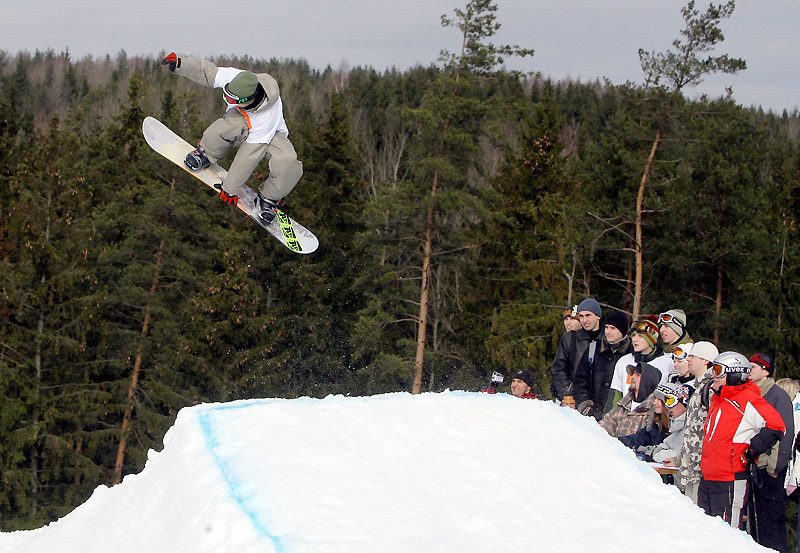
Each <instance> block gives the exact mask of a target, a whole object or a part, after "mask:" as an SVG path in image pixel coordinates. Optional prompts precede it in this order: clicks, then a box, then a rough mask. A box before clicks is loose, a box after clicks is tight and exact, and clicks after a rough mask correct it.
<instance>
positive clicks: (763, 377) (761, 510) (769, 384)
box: [750, 353, 794, 553]
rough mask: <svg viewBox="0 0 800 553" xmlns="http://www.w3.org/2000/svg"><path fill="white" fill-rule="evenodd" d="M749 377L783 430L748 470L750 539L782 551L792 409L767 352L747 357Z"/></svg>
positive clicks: (784, 533)
mask: <svg viewBox="0 0 800 553" xmlns="http://www.w3.org/2000/svg"><path fill="white" fill-rule="evenodd" d="M750 363H751V365H752V368H751V369H750V380H752V381H753V383H754V384H756V385H757V386H758V387H759V389H760V390H761V397H763V398H764V399H765V400H766V401H767V403H769V404H770V405H772V407H774V408H775V410H776V411H777V412H778V414H779V415H780V416H781V419H783V424H784V425H785V426H786V432H785V434H784V435H783V438H781V440H780V441H779V442H778V443H777V444H775V445H774V446H773V447H772V449H770V450H769V451H768V452H767V453H764V454H762V455H761V456H760V457H759V458H758V461H757V462H756V466H755V467H753V468H752V469H751V471H750V473H751V477H752V482H753V499H754V501H753V506H754V510H755V513H754V514H755V516H751V520H752V519H753V518H754V519H755V524H754V525H751V529H750V533H751V534H752V535H753V539H754V540H755V541H756V542H757V543H760V544H761V545H763V546H764V547H768V548H770V549H775V550H777V551H780V552H781V553H786V552H787V551H789V543H788V540H787V536H786V491H785V488H784V482H785V481H786V469H787V467H788V466H789V461H790V460H791V458H792V444H793V443H794V413H793V406H792V398H790V397H789V394H787V393H786V392H785V391H784V390H782V389H781V388H780V387H779V386H776V385H775V378H774V377H775V363H774V362H773V360H772V357H771V356H770V355H768V354H766V353H757V354H755V355H753V356H752V357H751V358H750Z"/></svg>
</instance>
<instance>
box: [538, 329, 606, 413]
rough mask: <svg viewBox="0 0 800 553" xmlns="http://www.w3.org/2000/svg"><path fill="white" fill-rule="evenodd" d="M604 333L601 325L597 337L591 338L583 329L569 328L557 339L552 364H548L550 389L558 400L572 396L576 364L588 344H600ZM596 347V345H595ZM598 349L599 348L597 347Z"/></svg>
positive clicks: (587, 347) (587, 348) (586, 349)
mask: <svg viewBox="0 0 800 553" xmlns="http://www.w3.org/2000/svg"><path fill="white" fill-rule="evenodd" d="M603 334H604V332H603V326H602V324H601V325H600V331H599V333H598V334H597V337H595V338H593V337H592V336H591V335H590V334H589V333H588V332H586V330H585V329H583V328H579V329H578V330H570V331H569V332H567V333H565V334H564V335H563V336H562V337H561V339H560V340H559V341H558V351H557V352H556V356H555V359H554V360H553V364H552V365H550V376H551V384H550V391H551V392H552V393H553V397H554V398H556V399H558V400H559V401H560V400H562V399H564V396H574V393H573V384H572V383H573V380H574V379H575V372H576V371H577V369H578V364H579V363H580V362H581V358H582V357H583V355H584V354H585V353H586V352H587V351H588V350H589V344H591V343H592V342H595V343H597V344H598V346H599V344H600V336H602V335H603ZM596 347H597V346H596ZM597 349H598V350H599V349H600V348H599V347H597Z"/></svg>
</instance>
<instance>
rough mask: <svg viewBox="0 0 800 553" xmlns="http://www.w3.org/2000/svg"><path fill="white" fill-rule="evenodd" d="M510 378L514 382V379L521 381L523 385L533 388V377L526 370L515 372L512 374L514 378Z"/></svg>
mask: <svg viewBox="0 0 800 553" xmlns="http://www.w3.org/2000/svg"><path fill="white" fill-rule="evenodd" d="M511 378H512V380H514V379H516V380H522V381H523V382H524V383H525V384H527V385H528V386H530V387H531V388H533V384H534V383H535V381H536V380H535V378H534V376H533V373H532V372H531V371H529V370H528V369H520V370H518V371H517V372H515V373H514V376H513V377H511Z"/></svg>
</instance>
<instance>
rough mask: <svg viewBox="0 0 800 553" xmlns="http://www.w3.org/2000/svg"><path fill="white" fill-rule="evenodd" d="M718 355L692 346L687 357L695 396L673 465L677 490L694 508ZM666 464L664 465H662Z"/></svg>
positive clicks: (707, 346)
mask: <svg viewBox="0 0 800 553" xmlns="http://www.w3.org/2000/svg"><path fill="white" fill-rule="evenodd" d="M717 355H719V352H718V351H717V346H715V345H714V344H712V343H711V342H705V341H702V342H695V343H694V344H693V345H692V350H691V353H690V354H689V357H688V360H689V372H690V373H691V374H692V375H693V376H694V383H693V386H692V387H693V388H694V390H695V391H694V393H693V394H692V397H690V398H689V404H688V407H687V412H686V424H685V427H684V431H683V447H682V448H681V452H680V455H678V459H677V462H676V465H677V466H678V467H679V470H678V478H676V479H675V485H677V486H678V489H680V490H681V491H682V492H683V493H684V495H685V496H686V497H688V498H689V499H691V500H692V501H693V502H694V503H695V505H696V504H697V488H698V486H699V485H700V476H701V474H700V455H701V452H702V448H703V432H704V429H705V423H706V416H707V415H708V406H709V403H710V393H711V392H710V389H711V384H712V383H713V382H714V373H713V372H712V371H711V369H710V368H709V366H710V365H711V362H712V361H713V360H714V359H715V358H716V357H717ZM664 464H667V463H664Z"/></svg>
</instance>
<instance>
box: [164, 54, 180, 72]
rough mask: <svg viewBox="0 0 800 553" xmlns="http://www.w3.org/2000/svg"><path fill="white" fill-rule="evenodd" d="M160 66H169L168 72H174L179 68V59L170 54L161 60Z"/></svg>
mask: <svg viewBox="0 0 800 553" xmlns="http://www.w3.org/2000/svg"><path fill="white" fill-rule="evenodd" d="M161 65H169V70H170V71H175V68H177V67H180V66H181V58H179V57H178V56H177V54H175V52H170V53H169V54H167V57H166V58H164V59H163V60H161Z"/></svg>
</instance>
